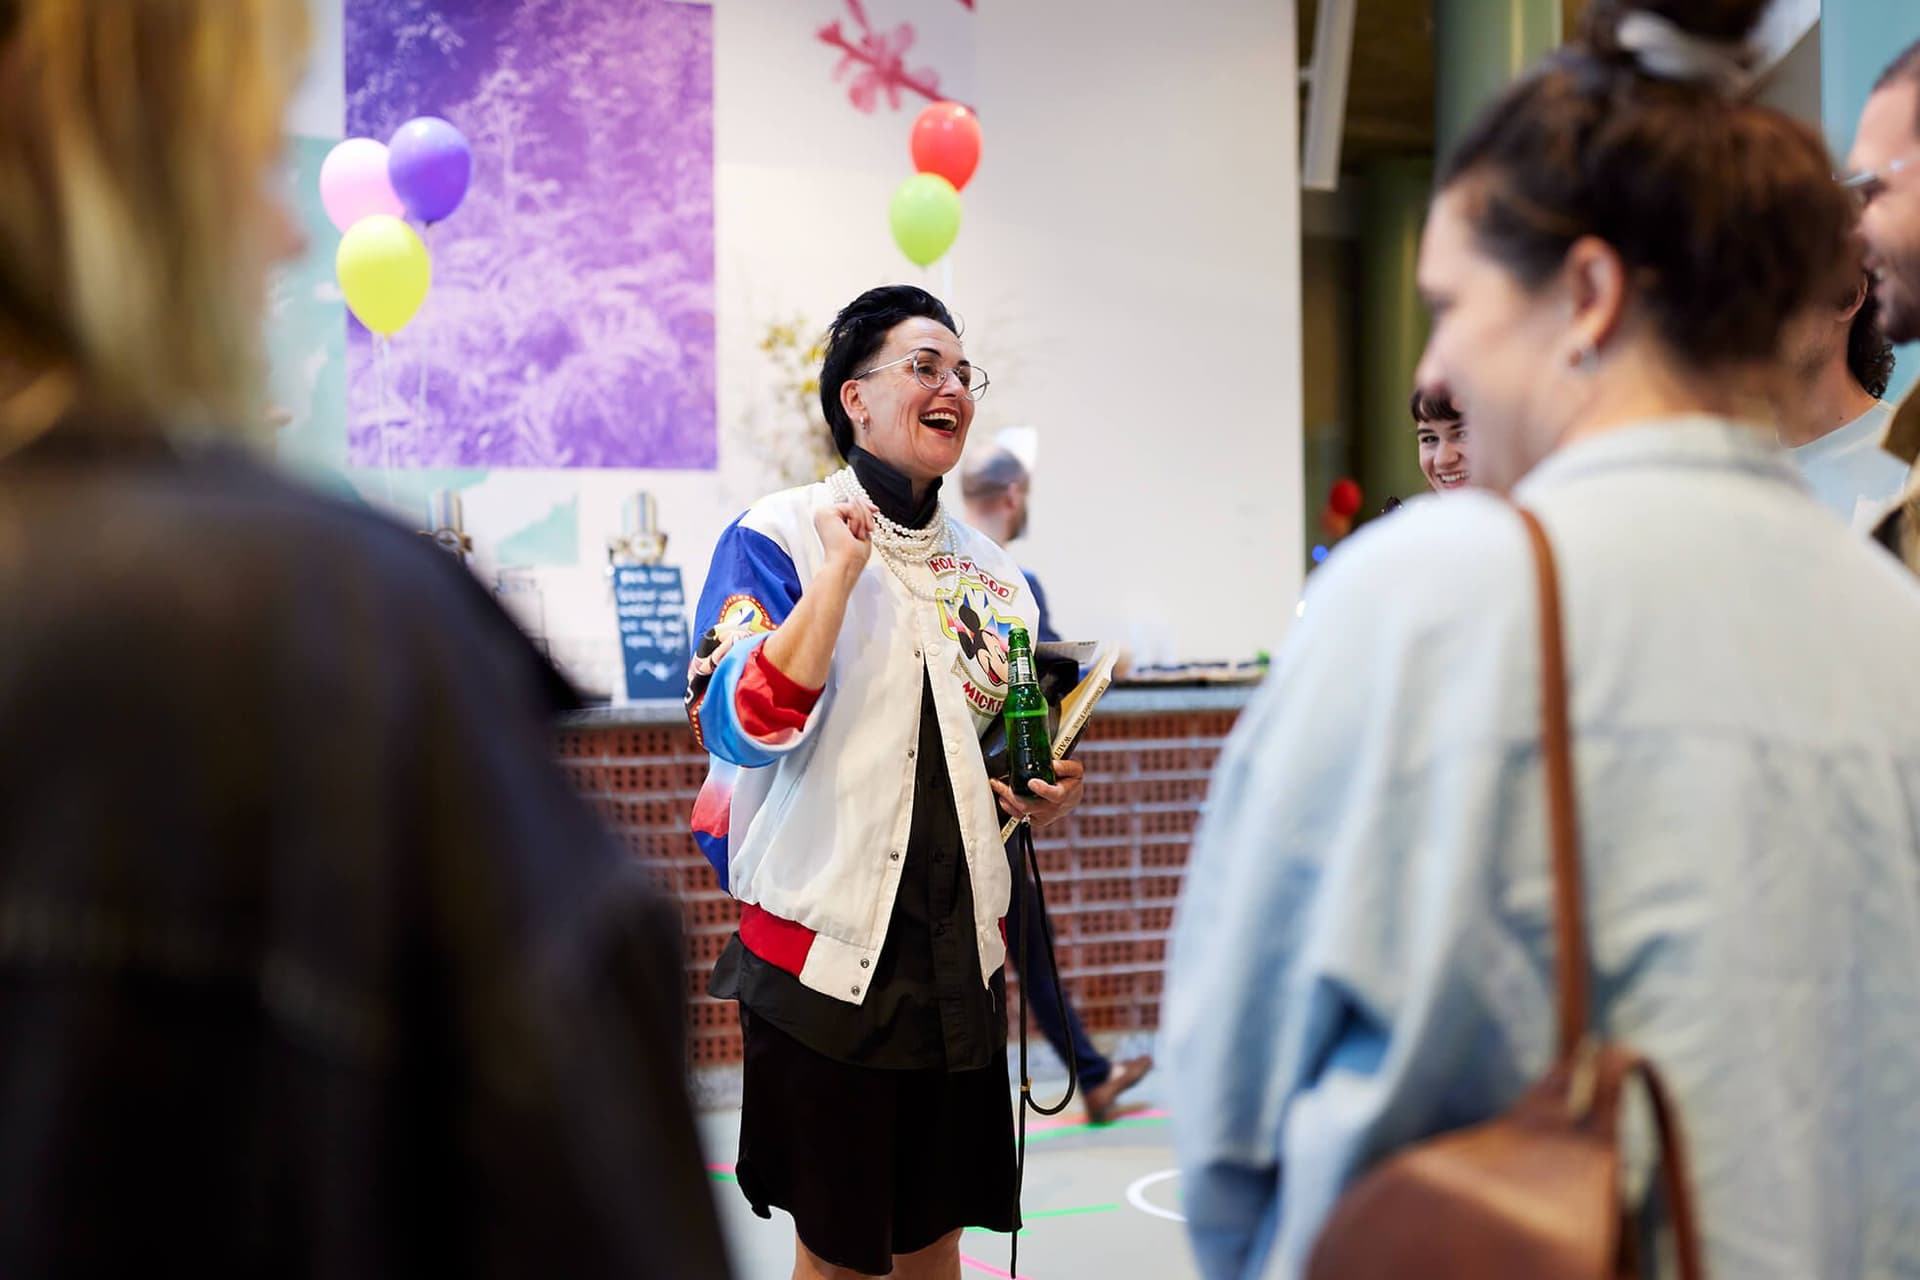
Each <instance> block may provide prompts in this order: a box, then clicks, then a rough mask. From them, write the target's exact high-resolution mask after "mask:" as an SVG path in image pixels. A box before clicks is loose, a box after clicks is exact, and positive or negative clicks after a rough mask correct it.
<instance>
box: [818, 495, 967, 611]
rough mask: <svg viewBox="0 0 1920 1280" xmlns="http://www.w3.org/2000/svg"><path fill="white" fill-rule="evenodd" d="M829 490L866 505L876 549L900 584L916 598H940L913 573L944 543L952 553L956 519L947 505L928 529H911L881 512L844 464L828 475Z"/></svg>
mask: <svg viewBox="0 0 1920 1280" xmlns="http://www.w3.org/2000/svg"><path fill="white" fill-rule="evenodd" d="M827 492H829V493H830V494H832V495H833V497H834V500H835V501H836V502H853V503H858V504H859V505H860V506H862V507H864V508H866V510H867V513H868V514H869V515H870V516H871V517H872V519H873V549H874V551H875V552H876V553H878V554H879V556H880V561H881V563H882V564H884V565H886V566H887V569H888V570H889V571H890V572H891V573H892V574H893V576H894V577H895V578H898V579H899V580H900V585H901V586H903V587H905V588H906V589H907V590H908V591H909V592H910V593H911V594H912V595H913V596H914V597H915V598H916V599H920V600H925V601H928V602H932V601H933V600H934V599H936V598H937V597H936V596H935V595H934V593H933V591H932V589H931V588H927V587H923V586H921V585H920V583H919V582H918V581H917V578H918V576H919V575H917V574H915V573H914V572H913V568H914V567H918V568H922V569H924V568H926V567H927V561H929V560H931V559H932V558H933V555H934V552H935V551H936V550H937V549H939V548H940V547H942V546H943V545H944V547H945V549H946V552H947V554H948V555H952V554H953V522H952V521H951V520H949V519H948V518H947V510H946V508H945V507H944V506H942V507H940V508H939V509H938V510H937V511H936V512H935V513H934V518H933V519H931V520H929V521H927V527H926V528H924V529H909V528H907V527H906V526H905V525H903V524H900V523H899V522H898V521H895V520H890V519H888V518H887V517H886V516H884V515H882V514H881V513H880V509H879V507H878V506H876V505H875V503H874V501H873V499H872V498H871V497H869V496H868V494H867V489H866V486H865V485H863V484H861V483H860V477H859V476H857V475H855V474H854V473H853V468H852V467H842V468H841V469H840V470H838V471H836V472H834V473H833V474H832V475H830V476H828V477H827Z"/></svg>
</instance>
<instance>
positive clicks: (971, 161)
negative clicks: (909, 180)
mask: <svg viewBox="0 0 1920 1280" xmlns="http://www.w3.org/2000/svg"><path fill="white" fill-rule="evenodd" d="M979 165H980V120H979V118H978V117H976V116H975V115H974V114H973V112H971V111H969V110H968V109H967V108H965V107H963V106H961V105H960V104H959V103H957V102H936V103H934V104H933V105H932V106H930V107H928V108H927V109H926V110H925V111H922V112H921V113H920V118H919V119H918V120H915V121H914V122H913V167H914V168H915V169H917V170H919V171H920V172H921V173H937V174H939V175H940V176H941V177H943V178H945V179H946V180H947V181H948V182H951V183H952V184H953V189H954V190H955V191H958V190H960V188H962V187H964V186H966V185H967V179H969V178H971V177H973V171H974V170H975V169H976V168H978V167H979Z"/></svg>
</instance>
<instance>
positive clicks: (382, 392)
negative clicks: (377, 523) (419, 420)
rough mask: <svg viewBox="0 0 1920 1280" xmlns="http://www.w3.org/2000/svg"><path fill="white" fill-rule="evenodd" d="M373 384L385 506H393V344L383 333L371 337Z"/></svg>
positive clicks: (375, 424)
mask: <svg viewBox="0 0 1920 1280" xmlns="http://www.w3.org/2000/svg"><path fill="white" fill-rule="evenodd" d="M373 351H374V360H373V366H374V375H375V376H374V386H375V388H376V390H377V394H378V395H379V397H380V404H379V408H378V410H377V411H376V412H375V414H374V418H373V421H374V426H375V428H376V429H377V430H378V431H379V432H380V470H381V472H382V473H383V474H384V476H385V478H386V482H387V506H388V507H390V508H391V507H394V506H395V505H396V504H395V503H394V498H393V436H392V434H391V433H390V432H389V431H388V430H387V380H388V374H389V373H390V372H391V365H390V362H391V360H392V352H393V344H392V342H391V340H390V339H388V337H387V336H386V335H385V334H375V335H374V337H373Z"/></svg>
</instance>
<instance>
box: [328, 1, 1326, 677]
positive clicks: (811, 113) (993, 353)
mask: <svg viewBox="0 0 1920 1280" xmlns="http://www.w3.org/2000/svg"><path fill="white" fill-rule="evenodd" d="M867 5H868V10H869V12H870V13H872V14H873V16H874V19H875V22H876V25H880V26H886V25H889V24H890V23H891V22H896V21H901V20H905V19H908V18H910V19H911V21H912V22H913V23H914V24H915V26H916V29H917V42H916V48H915V52H914V56H913V57H910V58H909V64H910V65H919V64H920V63H921V62H923V61H928V60H930V61H933V62H934V63H935V65H937V66H938V68H939V70H940V74H941V77H942V87H943V90H945V91H946V92H948V93H949V94H951V95H952V96H955V97H957V98H960V99H962V100H966V101H970V102H972V103H973V105H974V106H975V107H976V108H977V109H978V110H979V112H980V116H981V120H982V124H983V128H984V131H985V138H986V141H985V148H984V157H985V158H984V161H983V163H982V166H981V169H980V172H979V174H978V176H977V177H976V178H975V179H974V181H973V182H972V184H970V186H969V187H968V188H967V190H966V191H965V193H964V194H963V199H964V201H965V203H966V220H965V224H964V225H963V227H962V230H961V233H960V239H959V242H958V244H957V245H956V247H955V249H954V251H953V252H952V253H951V254H950V255H949V261H948V262H947V263H945V264H940V265H937V266H936V267H935V268H934V269H933V270H932V271H930V272H925V273H922V272H920V271H918V270H917V269H915V268H913V267H911V266H910V265H909V264H907V263H906V261H905V260H904V259H903V258H902V257H901V256H900V255H899V253H898V251H897V250H896V249H895V248H894V246H893V244H892V241H891V239H890V237H889V236H888V233H887V230H886V206H887V199H888V196H889V195H890V194H891V192H892V189H893V187H894V186H895V185H896V184H897V183H898V182H899V181H901V180H902V179H903V178H905V177H906V176H907V175H908V174H909V173H910V172H911V161H910V159H909V156H908V153H907V135H908V130H909V128H910V125H911V123H912V119H913V115H914V113H915V111H916V110H917V109H918V104H917V103H915V102H913V101H911V100H909V101H908V102H906V103H904V104H903V106H902V109H901V110H900V111H899V112H897V113H895V112H889V111H887V110H886V109H885V108H884V107H883V108H882V109H881V110H880V111H878V112H876V113H874V114H873V115H863V114H861V113H859V112H856V111H855V110H853V109H852V108H851V107H850V106H849V105H848V103H847V100H846V95H845V92H844V90H843V89H841V88H839V87H837V86H834V85H832V84H831V82H830V80H829V76H830V72H831V69H832V65H833V61H834V55H833V54H832V52H831V51H830V50H828V49H826V48H824V47H823V46H821V45H819V44H818V43H817V42H816V41H815V40H814V38H813V33H814V32H815V31H816V30H817V29H818V28H819V27H820V26H821V25H822V24H823V23H824V22H826V21H828V20H830V19H832V18H834V17H836V16H839V17H842V18H844V16H845V10H844V7H843V6H842V5H840V4H839V3H838V0H716V2H715V4H714V17H715V29H714V30H715V38H714V44H715V50H716V53H715V58H716V66H715V113H714V120H715V154H716V174H715V184H716V185H715V197H716V217H717V221H718V227H717V230H718V237H717V241H718V260H717V285H718V288H717V295H718V299H717V323H718V328H719V353H718V361H717V363H718V377H719V382H720V385H719V389H718V390H719V395H718V402H719V416H720V422H721V449H722V452H721V466H720V470H719V471H718V472H715V473H694V472H631V471H629V472H568V473H550V472H549V473H531V472H496V473H495V474H494V476H493V477H492V478H490V479H489V481H488V482H487V483H486V484H485V485H484V486H482V488H481V489H480V490H476V491H474V492H472V493H470V494H469V495H468V496H467V519H468V526H469V530H470V531H471V532H472V533H473V534H474V536H475V539H476V541H477V542H478V543H480V544H481V545H482V546H483V547H484V546H485V544H486V543H487V541H488V539H489V536H490V526H492V527H495V528H501V527H506V526H505V525H504V524H502V523H501V520H502V518H503V517H504V516H505V514H507V513H505V512H504V511H501V512H498V513H497V514H496V512H495V511H494V510H492V509H490V508H491V507H493V506H494V505H496V504H499V503H504V504H505V505H507V506H511V505H512V503H513V497H512V495H513V493H514V492H515V486H517V485H518V486H525V487H527V488H528V490H529V492H531V491H533V490H536V489H539V490H542V491H543V492H544V493H545V494H546V495H547V496H546V497H545V499H544V500H547V501H550V500H551V488H552V486H553V485H554V484H555V483H561V482H564V483H568V484H572V485H574V486H576V487H577V491H578V494H579V498H580V531H581V533H580V536H581V567H580V568H578V569H574V570H560V569H550V570H544V571H542V573H541V578H542V581H543V584H544V586H545V590H546V615H547V626H548V630H549V632H550V633H551V634H553V635H554V636H555V638H556V639H557V640H560V641H563V642H565V641H566V640H567V639H568V638H569V637H576V638H577V639H575V640H574V642H573V643H572V644H569V645H567V646H566V647H568V648H578V647H579V640H580V639H586V638H593V639H595V640H597V639H598V638H599V637H605V643H606V644H607V645H608V646H610V645H611V639H612V634H613V631H612V622H611V614H610V612H609V610H608V605H607V601H606V591H605V585H604V578H603V576H602V573H601V567H602V566H604V563H605V550H604V540H605V537H606V534H607V533H608V532H609V531H611V530H612V529H614V528H616V527H617V525H618V507H619V503H620V500H621V498H622V497H623V496H624V495H625V494H626V493H628V492H631V491H632V490H634V489H636V488H645V489H647V490H649V491H650V492H652V493H654V494H655V495H656V497H657V498H658V500H659V508H660V516H661V523H662V525H663V526H664V527H665V528H666V529H667V530H668V532H669V533H670V534H671V536H672V546H671V549H670V556H669V558H670V559H671V560H673V561H675V562H678V563H679V564H681V565H682V567H683V568H684V569H685V571H686V573H687V576H688V588H689V593H690V595H694V594H697V592H698V589H699V585H700V583H699V579H700V577H701V575H702V573H703V571H704V568H705V562H706V557H707V553H708V552H709V551H710V549H711V547H712V545H713V541H714V539H715V538H716V537H717V536H718V534H719V532H720V530H721V529H722V528H723V527H724V526H725V524H726V523H727V522H728V521H729V520H731V519H732V518H733V517H734V516H735V515H736V514H738V512H739V510H740V509H741V508H742V507H743V506H744V505H745V504H746V503H747V502H748V501H750V500H751V499H752V498H753V497H755V496H757V492H758V489H759V487H760V486H759V482H758V478H757V475H758V468H757V467H756V466H755V463H754V460H753V459H752V458H749V457H745V456H743V452H744V451H743V449H742V448H741V447H740V446H739V444H738V441H737V440H736V439H735V438H734V437H735V435H736V433H735V430H734V424H737V423H738V422H739V420H740V419H741V418H742V416H743V415H745V414H746V413H747V412H748V411H749V410H750V408H751V407H752V406H753V404H754V403H755V402H756V399H757V398H758V397H761V396H763V395H764V385H765V381H766V379H765V375H764V368H765V360H764V357H763V356H762V355H761V354H760V352H759V350H758V345H757V344H758V342H759V339H760V336H761V334H762V333H763V332H764V328H765V326H766V324H768V323H769V322H771V321H774V320H777V319H781V318H784V317H789V316H791V315H794V314H801V315H804V316H806V317H807V318H808V319H809V320H810V321H811V322H813V323H816V324H824V322H825V321H826V320H827V319H828V318H829V317H830V316H831V314H832V312H833V310H834V309H835V308H837V307H838V306H839V305H841V304H842V303H844V302H846V301H847V300H849V299H850V298H852V297H853V296H854V295H855V294H857V293H858V292H859V291H860V290H862V289H864V288H867V287H868V286H870V285H873V284H878V283H883V282H887V281H897V280H912V281H917V282H919V283H924V284H926V285H927V286H928V287H930V288H933V289H934V290H935V291H936V292H940V291H942V290H944V289H946V288H947V285H948V282H949V280H950V282H951V290H950V294H949V301H950V302H951V304H952V305H953V306H954V309H955V310H956V311H957V312H959V313H960V314H961V315H962V317H963V318H964V320H965V322H966V329H967V334H966V337H967V343H968V347H969V353H970V354H971V355H972V356H973V358H974V359H975V360H976V361H977V362H978V363H980V364H981V365H982V366H983V367H986V368H988V369H989V370H990V371H991V372H992V374H993V378H994V385H993V388H992V390H991V391H990V392H989V393H988V395H987V397H986V399H985V400H984V401H982V403H981V406H980V411H979V414H978V416H977V417H976V420H975V426H974V434H975V439H976V441H977V442H986V441H987V440H988V439H989V438H990V437H991V435H992V433H993V432H994V431H995V430H997V429H998V428H1000V427H1002V426H1006V425H1010V424H1027V425H1032V426H1034V427H1035V428H1036V429H1037V432H1038V437H1039V442H1040V446H1039V448H1040V460H1039V476H1038V485H1039V492H1038V495H1037V498H1036V502H1035V506H1034V520H1033V527H1032V531H1031V533H1030V535H1029V538H1028V539H1027V542H1026V544H1025V545H1020V546H1017V547H1016V549H1015V550H1016V554H1018V555H1019V556H1020V558H1021V559H1022V560H1023V561H1024V562H1025V563H1027V564H1028V565H1029V566H1030V567H1031V568H1032V569H1033V570H1034V571H1035V572H1036V574H1038V575H1039V576H1040V577H1041V578H1042V579H1043V580H1044V582H1045V583H1046V586H1047V588H1048V592H1049V595H1050V596H1051V597H1052V600H1053V603H1054V608H1055V612H1056V614H1057V615H1058V625H1059V626H1060V627H1061V629H1062V630H1063V631H1065V632H1068V633H1069V634H1072V635H1086V636H1093V635H1101V636H1115V637H1121V638H1130V639H1131V640H1132V641H1133V643H1134V644H1135V646H1136V648H1137V649H1138V650H1139V657H1140V658H1141V660H1143V661H1155V660H1171V659H1175V658H1195V659H1200V658H1213V657H1219V658H1240V657H1247V656H1250V655H1251V654H1252V653H1253V652H1254V651H1255V650H1256V649H1259V648H1263V647H1271V645H1272V643H1273V642H1274V641H1275V640H1276V639H1277V638H1278V636H1279V634H1280V633H1281V631H1282V629H1283V628H1284V625H1285V623H1286V622H1287V621H1288V620H1290V619H1291V618H1292V616H1293V604H1294V600H1295V599H1296V597H1297V594H1298V590H1299V581H1300V563H1301V558H1302V548H1301V545H1300V542H1299V536H1300V535H1299V533H1298V530H1299V529H1300V528H1301V510H1300V503H1301V478H1300V477H1301V376H1300V359H1299V350H1300V342H1299V315H1300V311H1299V252H1300V250H1299V245H1300V234H1299V217H1300V214H1299V198H1298V180H1297V160H1296V144H1295V139H1296V138H1297V136H1298V121H1297V72H1296V62H1297V52H1296V50H1295V47H1294V44H1295V41H1294V22H1295V19H1294V13H1293V5H1292V3H1291V0H1214V2H1213V3H1210V4H1208V5H1206V6H1192V7H1189V8H1188V9H1186V10H1183V11H1182V12H1181V13H1179V14H1178V16H1177V18H1175V19H1173V20H1169V21H1165V22H1151V21H1148V20H1147V19H1146V15H1144V14H1142V15H1139V16H1137V17H1136V16H1132V15H1127V16H1122V14H1121V12H1120V11H1118V10H1116V9H1115V7H1114V6H1113V5H1112V4H1111V3H1109V2H1107V0H1045V3H1033V2H1030V0H980V3H979V6H978V9H977V11H972V10H969V9H968V8H966V7H965V6H963V5H961V4H959V3H955V2H954V0H939V2H936V0H867ZM320 26H321V29H322V31H323V32H325V31H327V30H328V29H329V28H331V29H334V30H337V26H338V23H337V9H336V12H335V20H334V21H333V22H332V23H328V22H327V21H326V19H325V17H324V16H323V17H322V20H321V22H320ZM928 51H937V52H934V53H929V52H928ZM319 57H320V59H321V61H322V62H323V63H324V62H325V60H327V59H328V58H331V59H332V60H333V65H335V66H337V65H338V50H337V37H336V38H335V47H334V48H333V49H332V50H328V49H327V48H326V47H325V40H324V39H323V40H322V48H321V51H320V54H319ZM336 127H337V126H336ZM955 489H956V492H955V494H954V499H955V501H956V502H957V501H958V493H957V485H956V486H955Z"/></svg>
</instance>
